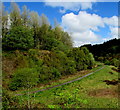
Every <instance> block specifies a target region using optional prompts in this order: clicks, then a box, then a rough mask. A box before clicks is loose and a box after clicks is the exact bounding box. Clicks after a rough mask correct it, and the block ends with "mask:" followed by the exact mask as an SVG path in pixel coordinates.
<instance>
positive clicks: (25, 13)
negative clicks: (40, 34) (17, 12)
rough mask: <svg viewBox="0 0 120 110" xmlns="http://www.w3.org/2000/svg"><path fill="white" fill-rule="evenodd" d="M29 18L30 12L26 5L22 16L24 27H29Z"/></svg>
mask: <svg viewBox="0 0 120 110" xmlns="http://www.w3.org/2000/svg"><path fill="white" fill-rule="evenodd" d="M28 16H29V10H28V9H27V7H26V6H25V5H24V6H23V7H22V15H21V17H22V22H23V25H25V26H28V22H29V18H28Z"/></svg>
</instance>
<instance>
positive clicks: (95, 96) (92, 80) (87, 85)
mask: <svg viewBox="0 0 120 110" xmlns="http://www.w3.org/2000/svg"><path fill="white" fill-rule="evenodd" d="M112 68H113V67H112V66H105V68H104V69H102V70H100V71H98V72H96V73H94V74H92V75H90V76H88V77H86V78H83V79H82V80H79V81H76V82H73V83H70V84H67V85H63V86H60V87H56V88H53V89H50V90H46V91H43V92H38V93H35V94H31V95H30V97H29V99H30V105H31V108H32V107H33V108H35V107H36V108H59V109H63V108H118V97H117V94H118V89H117V87H118V86H117V85H107V84H106V83H105V82H103V80H113V79H117V78H118V73H117V72H116V71H113V70H112ZM95 69H97V68H95ZM95 69H94V71H95ZM109 72H112V73H113V74H110V73H109ZM70 79H72V78H70ZM70 79H69V78H68V80H70ZM65 81H66V80H65ZM62 82H64V81H63V80H62ZM57 83H58V82H56V83H55V84H57ZM59 83H60V82H59ZM17 97H18V98H19V100H20V102H19V103H20V106H23V105H27V100H28V96H27V95H22V96H17Z"/></svg>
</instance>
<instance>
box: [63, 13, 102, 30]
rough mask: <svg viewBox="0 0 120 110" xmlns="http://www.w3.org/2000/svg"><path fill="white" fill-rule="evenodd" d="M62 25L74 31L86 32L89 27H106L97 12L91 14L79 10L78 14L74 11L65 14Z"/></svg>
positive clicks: (95, 28) (94, 28)
mask: <svg viewBox="0 0 120 110" xmlns="http://www.w3.org/2000/svg"><path fill="white" fill-rule="evenodd" d="M62 25H63V27H65V28H67V29H68V30H69V31H73V32H84V31H86V30H89V29H91V30H94V31H95V30H96V31H98V27H104V23H103V21H102V18H101V17H100V16H98V15H95V14H92V15H91V14H88V13H86V12H85V11H81V12H79V14H78V15H75V14H73V13H69V14H66V15H64V16H63V17H62Z"/></svg>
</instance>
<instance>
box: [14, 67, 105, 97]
mask: <svg viewBox="0 0 120 110" xmlns="http://www.w3.org/2000/svg"><path fill="white" fill-rule="evenodd" d="M103 68H105V66H103V67H101V68H100V69H97V70H96V71H94V72H91V73H88V74H86V75H84V76H82V77H80V78H77V79H74V80H71V81H68V82H65V83H62V84H59V85H55V86H52V87H48V88H45V89H41V90H37V91H33V92H29V94H32V93H37V92H41V91H45V90H49V89H52V88H55V87H59V86H62V85H66V84H69V83H72V82H75V81H78V80H81V79H83V78H85V77H87V76H89V75H91V74H93V73H95V72H97V71H100V70H102V69H103ZM21 95H24V94H16V96H21Z"/></svg>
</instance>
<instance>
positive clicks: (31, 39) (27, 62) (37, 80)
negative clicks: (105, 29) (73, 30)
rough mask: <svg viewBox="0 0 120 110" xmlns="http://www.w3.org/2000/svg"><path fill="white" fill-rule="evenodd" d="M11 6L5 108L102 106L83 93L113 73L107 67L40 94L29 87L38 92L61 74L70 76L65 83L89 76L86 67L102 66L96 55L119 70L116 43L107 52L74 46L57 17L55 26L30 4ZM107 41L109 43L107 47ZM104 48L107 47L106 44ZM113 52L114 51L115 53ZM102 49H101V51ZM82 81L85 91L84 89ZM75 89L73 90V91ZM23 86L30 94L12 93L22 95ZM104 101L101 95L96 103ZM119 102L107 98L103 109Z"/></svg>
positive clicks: (6, 24) (6, 17)
mask: <svg viewBox="0 0 120 110" xmlns="http://www.w3.org/2000/svg"><path fill="white" fill-rule="evenodd" d="M10 10H11V11H10V12H9V13H8V12H6V11H5V9H4V5H3V10H2V15H3V16H2V47H3V52H2V65H3V66H2V67H3V68H2V71H3V109H10V108H25V109H30V108H66V107H67V108H78V107H79V108H82V107H91V106H92V107H99V106H98V105H94V104H91V103H90V101H93V103H95V104H101V103H97V102H95V101H94V98H92V99H90V98H91V97H90V96H88V95H85V93H86V92H87V91H88V89H89V90H92V87H95V89H96V88H97V86H96V84H97V83H96V82H97V81H98V80H99V81H100V80H102V78H104V77H106V76H107V75H108V72H109V71H110V72H111V67H109V66H107V67H106V68H107V69H104V70H103V72H101V73H100V74H97V73H96V74H94V75H93V76H91V77H88V79H87V78H86V80H84V79H83V80H82V81H81V82H80V81H78V82H75V83H72V84H70V85H65V86H63V87H61V88H60V89H59V88H56V89H51V90H50V91H46V92H40V93H36V95H35V94H34V95H33V94H32V95H30V90H31V89H32V90H33V89H34V90H35V89H36V88H37V87H39V86H40V85H45V84H49V83H50V82H54V81H57V80H60V78H66V79H65V80H64V81H67V80H68V79H69V78H68V79H67V77H69V76H72V78H70V79H69V80H71V79H74V78H78V77H80V76H83V74H82V73H84V74H87V73H88V71H90V70H94V69H95V68H94V67H96V66H97V65H99V64H96V61H95V59H96V60H98V61H101V62H104V63H105V64H112V65H115V66H116V67H119V68H120V62H119V52H118V51H117V49H119V46H117V45H118V44H117V45H115V46H113V47H112V49H111V47H110V48H109V51H108V50H106V53H105V52H104V53H103V54H99V53H98V54H95V52H94V51H92V50H93V49H94V48H95V51H96V48H97V49H98V47H99V46H91V45H90V46H83V47H73V45H72V39H71V36H70V35H69V34H68V33H67V32H65V31H63V29H62V28H61V27H60V26H59V24H57V21H55V27H52V26H51V25H50V23H49V20H48V18H47V16H46V15H44V14H41V15H40V16H39V15H38V13H37V12H34V11H29V10H28V9H27V7H26V6H23V9H22V10H20V8H19V6H18V5H17V4H16V3H14V2H12V3H11V7H10ZM115 41H116V42H117V41H119V40H115ZM107 44H108V43H105V45H107ZM101 45H102V44H101ZM101 45H100V46H101ZM101 47H102V48H103V46H101ZM87 48H88V49H87ZM113 50H114V51H115V52H114V53H115V54H112V52H113ZM96 52H98V51H96ZM100 52H101V53H102V51H100ZM92 53H93V54H92ZM107 53H108V54H107ZM94 56H95V59H94ZM98 68H99V67H98ZM115 70H116V68H115ZM82 71H83V72H82ZM86 71H87V72H86ZM113 74H114V78H115V79H116V76H117V72H115V71H114V72H113ZM108 77H110V78H113V75H108ZM62 81H63V80H62ZM64 81H63V82H64ZM92 82H93V83H92ZM79 83H80V84H79ZM82 84H83V85H82ZM88 84H90V86H89V87H88ZM80 85H82V88H84V87H85V88H86V89H85V88H84V89H82V88H81V87H80ZM73 86H74V87H73ZM98 86H100V88H101V87H102V86H105V85H104V84H103V83H102V84H101V83H99V84H98ZM105 87H108V86H105ZM72 89H73V91H71V90H72ZM24 90H25V93H26V94H27V95H23V96H19V95H18V96H17V97H14V96H12V95H11V94H12V93H13V94H14V93H16V91H19V92H20V93H22V91H24ZM80 90H82V91H81V92H80ZM6 91H7V92H6ZM48 92H50V93H48ZM79 92H80V95H79ZM82 96H83V97H82ZM41 97H42V98H41ZM48 97H49V99H48ZM87 97H88V98H87ZM102 99H103V98H101V99H98V101H100V102H101V101H102ZM106 100H107V99H105V101H106ZM33 101H34V102H33ZM112 101H115V99H113V100H112ZM15 102H16V103H15ZM116 103H117V102H115V103H113V105H109V104H110V101H109V102H107V103H105V104H104V105H103V107H106V106H107V105H109V106H108V107H112V106H113V107H116ZM100 107H102V106H100Z"/></svg>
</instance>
